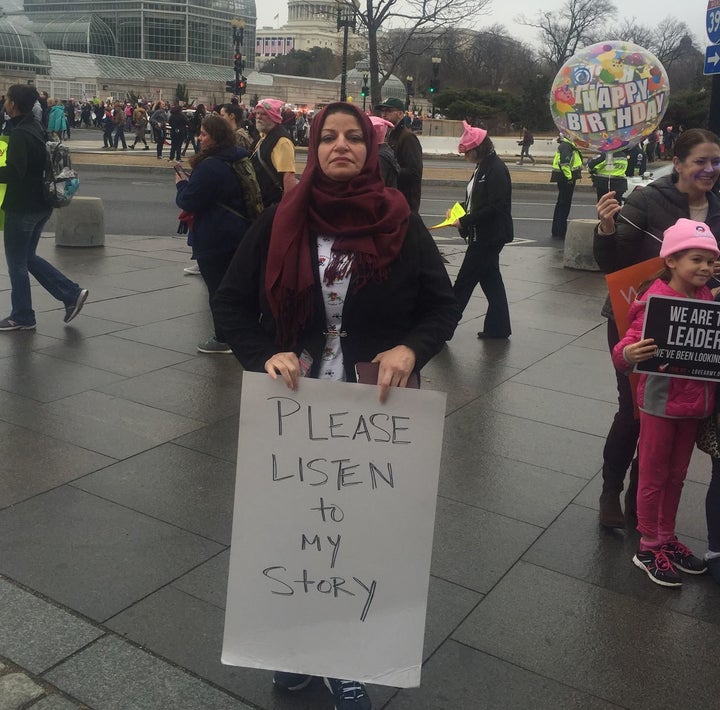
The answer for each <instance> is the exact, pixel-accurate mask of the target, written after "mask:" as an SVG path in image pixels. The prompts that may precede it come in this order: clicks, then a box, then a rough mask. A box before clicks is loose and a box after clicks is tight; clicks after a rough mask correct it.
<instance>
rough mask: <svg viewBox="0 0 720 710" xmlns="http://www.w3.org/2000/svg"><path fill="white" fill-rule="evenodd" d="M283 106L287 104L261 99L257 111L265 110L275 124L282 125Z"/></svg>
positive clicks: (256, 107) (276, 100) (278, 100)
mask: <svg viewBox="0 0 720 710" xmlns="http://www.w3.org/2000/svg"><path fill="white" fill-rule="evenodd" d="M283 106H285V102H284V101H280V99H260V101H258V102H257V106H255V110H256V111H257V110H258V109H263V110H264V111H265V113H266V114H267V115H268V117H269V118H270V120H271V121H272V122H273V123H282V113H281V112H282V110H283Z"/></svg>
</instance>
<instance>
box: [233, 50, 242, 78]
mask: <svg viewBox="0 0 720 710" xmlns="http://www.w3.org/2000/svg"><path fill="white" fill-rule="evenodd" d="M233 68H234V69H235V73H236V74H240V73H241V72H242V70H243V60H242V54H240V52H235V61H234V62H233Z"/></svg>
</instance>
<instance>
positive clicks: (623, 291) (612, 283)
mask: <svg viewBox="0 0 720 710" xmlns="http://www.w3.org/2000/svg"><path fill="white" fill-rule="evenodd" d="M664 266H665V260H664V259H661V258H660V257H659V256H656V257H653V258H652V259H648V260H647V261H641V262H640V263H639V264H634V265H633V266H628V267H627V268H626V269H620V271H613V272H612V273H611V274H606V275H605V281H607V285H608V292H609V293H610V303H611V304H612V309H613V314H614V315H615V325H616V326H617V331H618V334H619V335H620V337H621V338H622V337H623V336H624V335H625V333H626V332H627V329H628V328H629V327H630V321H628V311H629V310H630V304H631V303H632V302H633V301H634V300H635V299H636V298H637V295H638V291H639V290H640V286H641V285H642V284H643V283H645V281H649V280H650V279H652V278H653V277H656V276H657V274H658V273H659V272H660V271H662V269H663V267H664ZM639 377H640V376H639V375H636V374H635V373H633V374H632V375H630V389H631V390H632V396H633V404H634V405H635V418H636V419H637V418H638V408H637V395H636V392H637V386H638V379H639Z"/></svg>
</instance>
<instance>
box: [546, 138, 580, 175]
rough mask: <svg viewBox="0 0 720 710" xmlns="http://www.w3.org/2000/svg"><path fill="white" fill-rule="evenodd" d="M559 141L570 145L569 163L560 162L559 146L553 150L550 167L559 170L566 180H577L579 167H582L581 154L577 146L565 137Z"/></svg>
mask: <svg viewBox="0 0 720 710" xmlns="http://www.w3.org/2000/svg"><path fill="white" fill-rule="evenodd" d="M560 143H561V144H562V143H567V144H568V145H569V146H571V147H572V154H571V156H572V157H571V158H570V162H569V163H563V164H562V165H561V164H560V146H558V149H557V150H556V151H555V157H554V158H553V163H552V169H553V171H557V172H561V173H562V174H563V176H564V177H565V179H566V180H578V179H579V178H580V168H581V167H582V155H580V151H579V150H578V149H577V146H576V145H575V144H574V143H573V142H572V141H571V140H568V139H567V138H563V139H562V141H560Z"/></svg>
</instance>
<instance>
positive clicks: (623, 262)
mask: <svg viewBox="0 0 720 710" xmlns="http://www.w3.org/2000/svg"><path fill="white" fill-rule="evenodd" d="M707 200H708V213H707V217H706V219H705V222H706V224H707V225H708V227H710V231H711V232H712V233H713V234H714V235H715V236H716V237H717V238H720V198H719V197H718V196H717V195H716V194H715V193H713V192H708V193H707ZM620 215H621V217H620V218H619V219H618V220H617V222H616V223H615V233H614V234H609V235H605V234H598V231H597V227H596V228H595V237H594V240H593V254H594V256H595V261H597V263H598V266H599V267H600V268H601V269H602V270H603V271H604V272H605V273H608V274H609V273H612V272H613V271H618V270H619V269H624V268H626V267H628V266H633V265H634V264H639V263H640V262H641V261H646V260H647V259H652V258H653V257H654V256H658V255H659V254H660V245H661V243H662V238H663V232H664V231H665V230H666V229H667V228H668V227H671V226H672V225H673V224H675V222H677V221H678V220H679V219H680V218H681V217H685V218H686V219H690V204H689V202H688V196H687V195H686V194H685V193H683V192H680V191H679V190H678V189H677V187H675V183H674V182H673V180H672V176H671V175H665V176H663V177H661V178H658V179H657V180H655V181H654V182H651V183H650V184H649V185H648V186H647V187H644V188H642V189H640V190H635V191H633V192H631V193H630V196H629V197H628V198H627V200H626V201H625V204H624V205H623V208H622V211H621V212H620ZM623 217H624V218H627V219H628V220H629V221H630V222H632V223H633V225H635V226H633V225H631V224H628V222H626V221H625V220H624V219H623ZM648 232H649V234H648ZM651 235H654V236H655V237H657V239H654V238H653V237H652V236H651ZM602 314H603V315H604V316H606V317H610V318H612V317H613V316H612V309H611V308H610V306H609V301H608V302H606V303H605V306H603V310H602Z"/></svg>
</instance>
